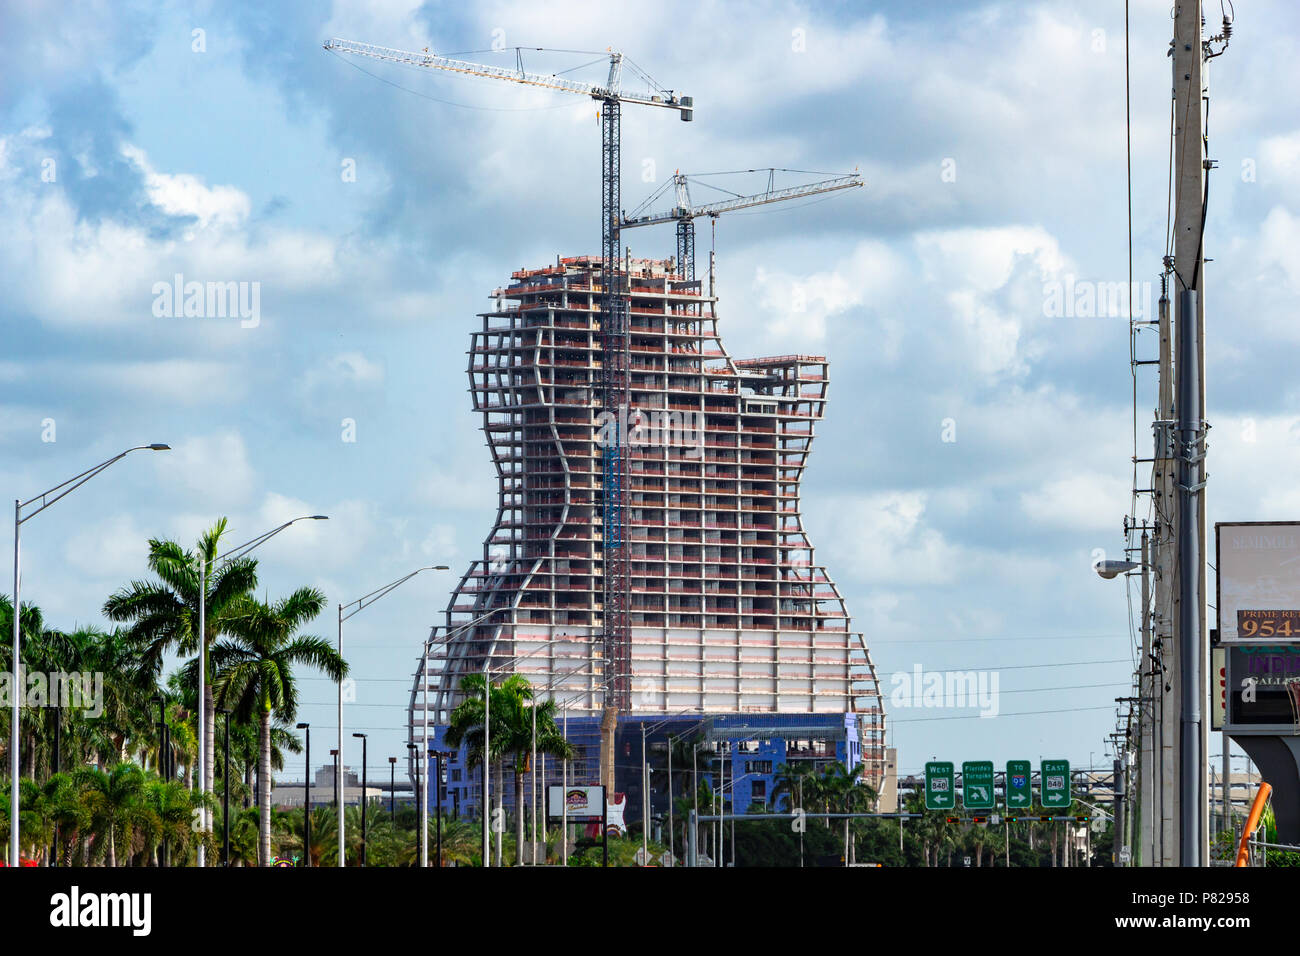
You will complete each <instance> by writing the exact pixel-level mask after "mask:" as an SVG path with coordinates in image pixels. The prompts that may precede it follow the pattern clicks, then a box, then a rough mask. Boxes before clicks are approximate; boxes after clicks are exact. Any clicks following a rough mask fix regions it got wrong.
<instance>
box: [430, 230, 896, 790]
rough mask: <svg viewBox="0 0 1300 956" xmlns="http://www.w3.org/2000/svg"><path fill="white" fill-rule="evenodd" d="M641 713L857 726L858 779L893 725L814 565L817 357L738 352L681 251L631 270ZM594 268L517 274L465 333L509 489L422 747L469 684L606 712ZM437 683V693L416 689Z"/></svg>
mask: <svg viewBox="0 0 1300 956" xmlns="http://www.w3.org/2000/svg"><path fill="white" fill-rule="evenodd" d="M627 268H628V281H627V284H626V285H627V287H628V288H629V289H630V302H629V305H630V311H629V324H630V327H631V329H630V331H631V396H632V399H631V404H632V408H631V409H630V410H629V411H628V413H627V414H626V416H625V421H624V423H625V427H626V428H627V430H628V431H627V434H628V446H629V447H628V459H627V488H626V492H625V506H626V514H627V518H626V537H627V548H628V560H629V571H630V578H631V594H630V601H629V612H630V630H631V646H630V661H629V668H630V679H631V708H630V715H628V714H625V715H624V719H626V718H627V717H628V716H631V717H632V718H635V719H646V720H647V721H648V720H651V719H662V718H664V717H667V716H669V715H679V714H684V713H685V714H691V715H699V716H704V715H753V716H754V717H757V716H758V715H761V714H827V715H829V714H844V715H854V716H853V718H852V719H851V720H850V721H849V722H850V723H851V724H856V728H855V729H856V737H857V739H858V746H857V747H855V748H854V750H855V751H856V752H857V753H858V754H860V758H861V760H862V762H863V764H864V773H865V775H866V776H867V777H868V778H870V779H873V780H875V779H878V778H879V775H880V773H881V772H882V770H883V766H884V712H883V709H882V706H881V695H880V691H879V687H878V684H877V681H876V674H875V669H874V666H873V664H872V662H871V658H870V654H869V652H868V650H867V647H866V644H865V642H864V641H863V638H862V635H861V634H859V633H857V632H855V631H853V630H852V629H851V626H850V624H851V622H850V618H849V614H848V611H847V609H846V607H845V604H844V600H843V598H842V597H841V595H840V593H839V590H838V589H837V588H836V586H835V583H834V581H833V580H832V579H831V577H830V575H829V574H828V573H827V571H826V568H825V567H824V566H822V565H820V564H818V562H817V556H816V553H815V550H814V548H813V545H812V543H811V541H810V540H809V538H808V535H807V533H806V532H805V530H804V527H803V520H802V516H801V510H800V481H801V479H802V477H803V473H804V469H805V468H806V467H807V465H808V461H809V453H810V450H811V446H812V441H813V436H814V430H815V425H816V422H817V421H819V420H820V419H821V418H822V416H823V414H824V412H825V406H826V400H827V391H828V387H829V378H828V363H827V361H826V359H825V358H824V357H822V356H815V355H782V356H777V357H769V358H751V359H740V358H734V357H732V356H730V355H729V354H728V353H727V351H726V349H725V348H724V346H723V344H722V340H721V338H720V337H719V334H718V315H717V299H716V298H715V297H714V296H712V295H710V294H707V293H706V292H705V291H704V290H703V289H702V288H701V283H700V282H699V281H687V280H685V279H683V278H682V277H680V276H678V275H677V274H676V272H675V271H674V263H673V261H672V260H665V261H660V260H633V259H629V260H628V261H627ZM601 278H602V264H601V261H600V259H599V258H598V257H586V256H582V257H577V258H572V259H561V260H557V262H556V264H555V265H553V266H548V267H545V268H541V269H528V270H521V271H518V272H515V273H514V274H513V275H512V277H511V279H512V282H511V284H510V285H509V286H507V287H505V288H501V289H497V290H495V291H494V292H493V297H494V298H495V300H496V305H497V308H496V310H495V311H493V312H487V313H483V314H481V315H480V321H481V327H480V328H479V330H477V331H475V332H474V333H473V334H472V336H471V347H470V351H469V381H470V394H471V396H472V399H473V406H474V410H475V411H476V412H478V413H479V414H480V415H481V417H482V427H483V431H484V435H485V437H486V439H487V446H488V449H489V452H490V454H491V459H492V463H493V465H494V467H495V470H496V480H497V484H498V505H497V514H496V520H495V523H494V525H493V528H492V532H491V534H490V535H489V537H488V538H487V540H486V541H485V542H484V544H483V553H482V556H481V557H480V558H478V559H477V560H475V561H474V562H473V563H472V564H471V565H470V566H469V568H468V569H466V571H465V573H464V575H463V576H462V577H461V579H460V582H459V584H458V586H457V587H456V589H455V591H454V593H453V595H452V598H451V601H450V602H449V603H448V605H447V608H446V611H445V612H444V622H443V624H442V625H441V626H439V627H436V628H434V631H433V633H432V635H431V637H430V640H431V645H430V646H431V651H430V656H429V658H428V667H427V673H426V668H425V666H424V664H423V662H422V663H421V666H420V667H419V672H418V673H417V676H416V683H415V686H414V688H413V689H412V695H411V710H410V716H411V725H412V738H411V739H412V740H414V741H419V740H421V739H422V737H423V727H424V721H425V714H424V707H423V704H424V699H425V695H426V691H427V697H428V703H429V707H428V711H429V712H428V715H427V719H428V724H429V728H430V730H429V736H430V739H431V740H432V739H433V737H434V736H435V731H434V728H435V727H437V726H439V725H442V724H445V722H446V720H447V715H448V714H449V712H450V710H451V709H452V708H453V707H454V706H455V705H456V703H457V702H458V685H459V681H460V678H461V676H462V675H464V674H466V673H477V672H481V671H482V670H483V668H484V667H485V666H490V667H491V668H492V670H493V672H494V673H505V672H510V671H514V672H518V673H521V674H524V675H526V676H527V677H528V678H529V680H530V681H531V682H532V683H533V685H534V687H536V688H538V690H539V696H541V695H547V696H552V697H554V698H555V699H556V700H557V702H563V704H564V706H563V710H564V711H565V712H566V713H567V714H568V715H570V717H572V718H591V717H598V716H599V713H600V710H601V707H602V704H603V687H602V685H603V683H604V682H605V680H606V674H605V669H604V666H603V660H602V657H603V654H602V649H603V645H602V625H603V622H602V604H603V578H602V570H603V566H602V541H603V535H602V507H601V485H602V467H601V461H602V457H601V456H602V447H603V446H602V442H603V441H604V439H605V438H606V437H607V436H608V435H609V434H610V431H611V427H612V421H611V417H610V416H606V415H603V414H602V412H601V411H600V402H599V398H600V395H599V383H600V360H601V349H600V318H601V313H600V298H601ZM426 681H427V685H426V684H425V683H423V682H426Z"/></svg>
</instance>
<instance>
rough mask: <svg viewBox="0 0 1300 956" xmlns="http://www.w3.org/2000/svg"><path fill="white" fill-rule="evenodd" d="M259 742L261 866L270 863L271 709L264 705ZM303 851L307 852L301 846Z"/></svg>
mask: <svg viewBox="0 0 1300 956" xmlns="http://www.w3.org/2000/svg"><path fill="white" fill-rule="evenodd" d="M258 741H259V743H260V744H261V746H260V749H259V753H258V757H257V791H258V808H257V809H258V814H257V817H258V819H257V861H258V863H259V864H260V865H261V866H270V865H271V711H270V709H269V708H267V707H266V706H263V707H262V713H261V716H260V720H259V726H258ZM303 852H304V853H306V852H308V850H307V848H305V847H304V848H303Z"/></svg>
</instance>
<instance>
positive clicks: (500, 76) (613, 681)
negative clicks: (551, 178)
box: [324, 37, 695, 712]
mask: <svg viewBox="0 0 1300 956" xmlns="http://www.w3.org/2000/svg"><path fill="white" fill-rule="evenodd" d="M324 46H325V49H326V50H329V51H331V52H337V53H347V54H351V55H355V56H365V57H370V58H373V59H378V60H386V61H388V62H392V63H402V64H406V65H408V66H418V67H426V68H429V69H435V70H444V71H447V72H451V73H462V74H466V75H469V76H477V77H482V78H486V79H493V80H503V81H506V82H510V83H517V84H521V85H524V86H533V87H539V88H542V89H548V90H554V91H557V92H561V93H575V94H578V95H580V96H589V97H591V98H592V99H594V100H596V101H597V102H598V103H599V104H600V131H601V136H600V138H601V190H600V197H601V198H600V206H601V223H600V235H601V243H600V245H601V258H602V264H601V270H602V271H601V324H600V351H601V355H600V375H599V386H600V387H599V391H600V407H601V411H602V412H603V413H606V414H608V415H609V416H611V418H612V420H613V421H614V422H616V423H617V424H616V427H615V429H614V430H613V431H614V434H615V436H616V437H615V439H614V440H613V441H612V442H607V443H606V444H605V446H604V447H603V449H602V478H603V482H604V486H603V489H602V492H601V502H602V509H601V510H602V519H603V527H602V548H603V551H602V561H603V565H604V574H603V580H604V592H603V600H604V607H603V611H602V615H601V618H602V621H603V627H602V643H603V647H602V650H603V654H604V661H605V665H604V666H605V678H606V680H605V687H606V690H605V703H606V706H607V707H615V708H617V709H618V710H619V711H620V712H626V711H628V710H630V709H631V702H632V672H631V657H632V630H631V615H630V608H629V604H630V600H631V596H630V592H631V578H630V574H629V567H628V542H627V509H626V497H627V473H628V464H627V459H628V456H627V438H628V436H627V410H628V408H629V407H630V405H631V386H632V383H631V373H630V369H631V361H630V350H631V340H630V329H629V327H628V300H627V292H628V290H627V288H626V285H627V275H626V272H625V270H624V269H623V267H622V261H621V260H622V257H623V250H622V242H621V241H620V237H619V230H620V228H621V225H622V210H621V208H620V196H619V176H620V172H621V162H620V155H619V153H620V149H619V147H620V136H621V122H622V115H621V114H622V106H623V104H624V103H632V104H634V105H637V106H657V107H661V108H665V109H675V110H677V111H678V112H679V115H680V117H681V119H682V121H683V122H691V121H692V120H693V119H694V118H695V109H694V100H693V98H692V97H689V96H680V95H678V94H676V93H674V92H673V91H672V90H663V89H654V88H653V83H652V84H651V89H650V90H649V91H648V92H646V93H625V92H623V91H622V78H623V66H624V57H623V55H622V54H621V53H617V52H614V51H610V52H609V75H608V77H607V79H606V82H605V85H604V86H597V85H594V84H590V83H582V82H579V81H577V80H570V79H566V78H564V77H561V76H557V75H553V74H552V75H547V74H542V73H533V72H529V71H526V70H524V69H523V65H522V57H520V58H519V66H518V68H517V69H514V70H511V69H506V68H504V67H498V66H490V65H486V64H481V63H471V62H469V61H466V60H456V59H452V58H450V57H444V56H439V55H437V54H435V53H430V52H429V51H428V50H427V49H426V50H424V51H423V52H420V53H414V52H411V51H408V50H396V49H393V48H391V47H382V46H375V45H374V44H370V43H359V42H356V41H354V40H343V39H339V38H337V37H336V38H334V39H331V40H328V41H327V42H326V43H325V44H324ZM642 76H643V78H644V79H647V80H648V79H649V78H648V77H645V76H644V74H642Z"/></svg>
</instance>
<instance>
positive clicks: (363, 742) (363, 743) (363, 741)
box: [352, 734, 370, 866]
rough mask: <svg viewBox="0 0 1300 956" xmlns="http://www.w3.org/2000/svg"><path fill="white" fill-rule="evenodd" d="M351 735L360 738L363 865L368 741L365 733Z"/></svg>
mask: <svg viewBox="0 0 1300 956" xmlns="http://www.w3.org/2000/svg"><path fill="white" fill-rule="evenodd" d="M352 736H353V737H360V738H361V865H362V866H365V865H366V861H367V855H366V834H367V833H368V831H367V830H366V804H367V803H369V802H370V801H369V800H368V799H367V798H366V745H367V744H368V743H369V740H367V738H366V735H365V734H353V735H352Z"/></svg>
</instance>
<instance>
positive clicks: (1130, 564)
mask: <svg viewBox="0 0 1300 956" xmlns="http://www.w3.org/2000/svg"><path fill="white" fill-rule="evenodd" d="M1140 567H1142V565H1141V564H1140V563H1139V562H1137V561H1095V562H1093V565H1092V569H1093V570H1094V571H1096V572H1097V576H1098V577H1101V578H1105V579H1106V580H1107V581H1109V580H1111V579H1112V578H1117V577H1119V576H1120V575H1121V574H1127V573H1128V572H1129V571H1136V570H1137V569H1138V568H1140Z"/></svg>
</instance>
